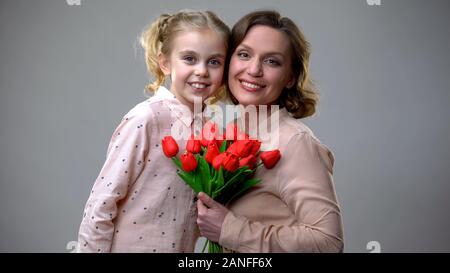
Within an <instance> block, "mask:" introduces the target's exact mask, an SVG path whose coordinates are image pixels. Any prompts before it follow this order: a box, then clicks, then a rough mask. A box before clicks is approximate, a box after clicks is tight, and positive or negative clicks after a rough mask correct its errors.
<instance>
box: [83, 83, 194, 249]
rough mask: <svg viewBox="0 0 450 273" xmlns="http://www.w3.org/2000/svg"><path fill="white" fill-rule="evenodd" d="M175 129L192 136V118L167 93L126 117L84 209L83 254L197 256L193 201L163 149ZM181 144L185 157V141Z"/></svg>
mask: <svg viewBox="0 0 450 273" xmlns="http://www.w3.org/2000/svg"><path fill="white" fill-rule="evenodd" d="M174 126H178V127H179V128H178V131H180V132H181V131H185V132H190V131H191V127H192V126H193V115H192V113H191V111H190V110H189V109H188V108H187V107H186V106H184V105H183V104H181V103H180V102H179V101H178V100H177V99H176V98H175V97H174V96H173V94H172V93H171V92H170V91H169V90H167V89H166V88H164V87H161V88H159V89H158V90H157V92H156V94H155V95H154V96H153V97H151V98H150V99H148V100H146V101H144V102H142V103H140V104H138V105H136V106H135V107H134V108H133V109H132V110H130V111H129V112H128V113H127V114H126V115H125V116H124V118H123V119H122V121H121V123H120V124H119V126H118V127H117V129H116V130H115V132H114V134H113V136H112V138H111V141H110V144H109V147H108V152H107V158H106V162H105V163H104V166H103V168H102V169H101V171H100V174H99V176H98V178H97V179H96V181H95V183H94V186H93V188H92V191H91V194H90V196H89V198H88V200H87V203H86V207H85V210H84V214H83V219H82V222H81V226H80V230H79V236H78V244H79V245H78V251H79V252H193V251H194V247H195V243H196V240H197V238H198V236H199V231H198V227H197V224H196V219H197V210H196V203H195V200H194V197H195V195H194V192H193V191H192V190H191V188H189V187H188V186H187V185H186V184H185V183H184V181H182V180H181V179H180V178H179V177H178V175H177V172H176V167H175V165H174V163H173V162H172V160H170V159H169V158H167V157H165V156H164V154H163V151H162V147H161V140H162V138H163V137H164V136H167V135H171V133H172V132H173V131H172V128H173V127H174ZM180 135H181V133H180ZM174 137H176V136H174ZM178 138H179V137H178ZM177 142H178V145H179V147H180V153H181V152H183V151H184V148H185V147H186V140H185V139H178V140H177Z"/></svg>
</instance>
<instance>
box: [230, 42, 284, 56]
mask: <svg viewBox="0 0 450 273" xmlns="http://www.w3.org/2000/svg"><path fill="white" fill-rule="evenodd" d="M241 47H243V49H245V50H248V51H251V52H253V49H252V48H251V47H250V46H248V45H246V44H244V43H242V44H240V45H239V46H238V47H237V49H241ZM264 55H265V56H274V55H278V56H279V57H281V58H283V59H284V58H285V55H284V54H283V53H282V52H280V51H272V52H264Z"/></svg>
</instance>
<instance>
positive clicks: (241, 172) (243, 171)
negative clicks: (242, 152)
mask: <svg viewBox="0 0 450 273" xmlns="http://www.w3.org/2000/svg"><path fill="white" fill-rule="evenodd" d="M251 173H253V171H252V170H250V169H249V168H248V167H247V166H243V167H241V168H239V169H238V170H237V171H235V173H232V174H234V175H233V177H232V178H231V179H229V180H228V181H227V180H226V179H225V181H226V182H225V184H224V185H223V186H222V187H220V188H219V189H217V190H216V192H215V194H216V195H219V194H220V193H221V192H222V191H226V190H227V189H228V188H230V187H231V186H233V184H234V183H236V182H238V181H240V180H242V179H244V178H245V177H247V176H248V175H249V174H251Z"/></svg>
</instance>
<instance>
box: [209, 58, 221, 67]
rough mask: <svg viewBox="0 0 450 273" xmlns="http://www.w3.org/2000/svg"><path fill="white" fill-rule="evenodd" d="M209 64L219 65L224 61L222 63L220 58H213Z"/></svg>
mask: <svg viewBox="0 0 450 273" xmlns="http://www.w3.org/2000/svg"><path fill="white" fill-rule="evenodd" d="M209 64H210V65H213V66H219V65H221V64H222V63H221V62H220V61H219V60H216V59H212V60H210V61H209Z"/></svg>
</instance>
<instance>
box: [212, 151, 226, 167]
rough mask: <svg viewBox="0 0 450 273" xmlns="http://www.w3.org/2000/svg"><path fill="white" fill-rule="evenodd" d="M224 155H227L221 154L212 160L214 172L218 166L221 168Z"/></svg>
mask: <svg viewBox="0 0 450 273" xmlns="http://www.w3.org/2000/svg"><path fill="white" fill-rule="evenodd" d="M226 155H227V154H226V153H221V154H219V155H218V156H216V157H215V158H214V159H213V163H212V165H213V168H214V169H215V170H216V171H218V170H219V168H220V166H222V162H223V159H224V158H225V156H226Z"/></svg>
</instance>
